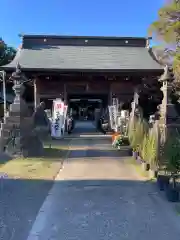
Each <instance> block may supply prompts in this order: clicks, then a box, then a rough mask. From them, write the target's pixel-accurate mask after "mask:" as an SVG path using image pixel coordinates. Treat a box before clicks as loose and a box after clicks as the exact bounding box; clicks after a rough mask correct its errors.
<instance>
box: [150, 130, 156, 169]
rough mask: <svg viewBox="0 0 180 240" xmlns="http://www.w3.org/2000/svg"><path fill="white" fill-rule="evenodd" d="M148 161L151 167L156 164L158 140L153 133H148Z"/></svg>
mask: <svg viewBox="0 0 180 240" xmlns="http://www.w3.org/2000/svg"><path fill="white" fill-rule="evenodd" d="M148 161H149V163H150V164H151V166H152V167H157V165H158V142H157V138H156V136H155V134H154V133H151V134H149V141H148Z"/></svg>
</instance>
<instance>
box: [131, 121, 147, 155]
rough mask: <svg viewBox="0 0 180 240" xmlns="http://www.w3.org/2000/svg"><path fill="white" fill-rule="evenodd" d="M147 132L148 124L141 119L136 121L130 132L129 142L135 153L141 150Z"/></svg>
mask: <svg viewBox="0 0 180 240" xmlns="http://www.w3.org/2000/svg"><path fill="white" fill-rule="evenodd" d="M146 132H147V125H146V122H145V121H144V120H141V119H139V120H137V119H135V120H134V122H133V123H132V125H131V126H130V128H129V131H128V136H129V142H130V145H131V147H132V148H133V150H134V151H137V152H138V151H140V150H141V148H142V142H143V137H144V134H145V133H146Z"/></svg>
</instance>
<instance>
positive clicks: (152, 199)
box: [28, 138, 180, 240]
mask: <svg viewBox="0 0 180 240" xmlns="http://www.w3.org/2000/svg"><path fill="white" fill-rule="evenodd" d="M123 154H124V153H123V152H121V153H119V152H118V151H115V150H112V149H111V145H110V143H109V140H108V139H98V138H94V139H83V138H82V139H78V140H77V139H76V140H73V141H72V145H71V153H70V155H69V158H68V159H67V161H66V162H65V163H64V167H63V169H62V171H60V173H59V174H58V176H57V179H56V182H55V184H54V187H53V188H52V190H51V192H50V193H49V196H48V197H47V199H46V201H45V202H44V204H43V206H42V208H41V210H40V212H39V214H38V216H37V218H36V221H35V223H34V225H33V228H32V230H31V232H30V234H29V237H28V240H59V239H60V240H125V239H126V240H135V239H138V240H152V239H158V240H169V239H171V240H178V239H180V224H179V221H180V219H179V218H178V216H176V214H175V212H173V211H172V209H171V208H170V206H169V204H168V203H167V202H166V201H164V200H163V199H162V198H161V197H160V196H159V193H158V192H157V191H156V188H155V187H154V186H153V185H152V184H151V183H148V182H146V181H144V179H141V178H140V177H139V176H138V174H137V173H136V172H135V170H134V168H133V167H131V166H130V165H129V164H128V163H127V157H125V156H123Z"/></svg>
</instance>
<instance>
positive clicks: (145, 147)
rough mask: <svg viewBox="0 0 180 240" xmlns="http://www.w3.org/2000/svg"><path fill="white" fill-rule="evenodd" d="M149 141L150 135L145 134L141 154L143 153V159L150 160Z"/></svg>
mask: <svg viewBox="0 0 180 240" xmlns="http://www.w3.org/2000/svg"><path fill="white" fill-rule="evenodd" d="M148 143H149V135H148V134H144V138H143V142H142V148H141V151H140V155H141V157H142V159H143V160H145V161H147V160H148Z"/></svg>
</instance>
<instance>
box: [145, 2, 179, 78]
mask: <svg viewBox="0 0 180 240" xmlns="http://www.w3.org/2000/svg"><path fill="white" fill-rule="evenodd" d="M179 16H180V2H179V1H175V0H172V1H170V2H169V3H168V4H166V5H165V6H163V7H162V8H161V9H160V10H159V12H158V20H157V21H154V22H153V23H152V24H151V26H150V28H149V34H150V35H151V36H154V37H155V38H158V39H159V40H160V41H162V43H165V46H164V54H165V55H166V57H167V56H168V55H169V56H172V62H173V66H174V71H175V73H176V75H177V76H179V73H180V58H179V56H180V20H179ZM162 58H163V57H162Z"/></svg>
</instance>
